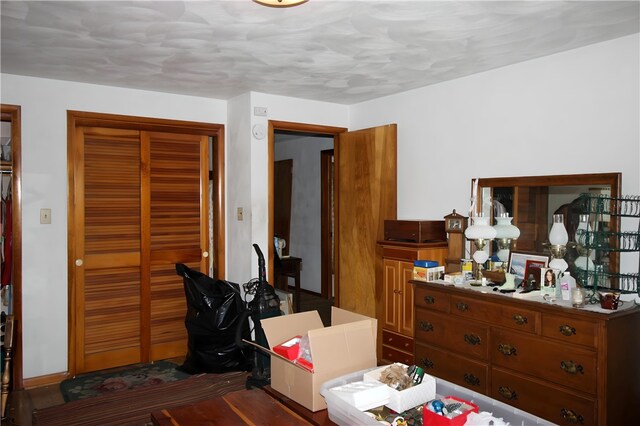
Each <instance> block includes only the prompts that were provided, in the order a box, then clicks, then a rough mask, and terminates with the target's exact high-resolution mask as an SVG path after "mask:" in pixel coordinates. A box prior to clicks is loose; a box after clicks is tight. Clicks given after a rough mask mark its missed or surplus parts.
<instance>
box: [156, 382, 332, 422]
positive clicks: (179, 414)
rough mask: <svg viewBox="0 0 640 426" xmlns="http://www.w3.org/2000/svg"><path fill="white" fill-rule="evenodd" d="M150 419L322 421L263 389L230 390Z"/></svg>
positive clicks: (157, 420)
mask: <svg viewBox="0 0 640 426" xmlns="http://www.w3.org/2000/svg"><path fill="white" fill-rule="evenodd" d="M307 411H308V410H307ZM325 411H326V410H325ZM309 413H311V412H309ZM311 414H313V413H311ZM151 421H152V423H153V424H154V425H155V426H201V425H212V426H213V425H221V426H223V425H224V426H227V425H279V426H280V425H282V426H287V425H290V426H297V425H318V424H320V423H314V422H310V421H308V420H307V419H305V418H304V417H303V416H302V415H300V414H298V413H297V412H295V411H294V410H292V409H290V408H289V407H287V405H286V404H284V403H281V402H280V401H278V400H277V399H276V398H274V397H272V396H271V395H270V394H268V393H267V392H265V391H263V390H262V389H250V390H241V391H236V392H230V393H228V394H226V395H224V396H219V397H215V398H212V399H209V400H206V401H201V402H198V403H195V404H190V405H185V406H182V407H177V408H171V409H168V410H160V411H154V412H152V413H151ZM324 424H327V423H324ZM328 424H332V423H328Z"/></svg>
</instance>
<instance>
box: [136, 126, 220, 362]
mask: <svg viewBox="0 0 640 426" xmlns="http://www.w3.org/2000/svg"><path fill="white" fill-rule="evenodd" d="M142 146H143V152H144V153H145V156H147V159H146V161H145V162H146V163H147V164H149V165H150V167H149V169H148V170H149V173H148V175H147V174H146V173H143V194H144V200H145V201H144V204H145V207H146V206H147V205H148V206H149V207H148V208H149V218H150V220H149V225H148V226H149V231H148V232H146V230H143V235H144V238H143V265H146V264H147V262H148V263H149V268H146V267H145V268H144V269H143V271H144V273H147V272H146V271H149V277H148V280H147V279H146V278H145V279H143V281H145V282H149V287H148V290H149V293H148V297H149V304H148V307H149V316H148V320H149V323H148V326H149V330H150V333H149V339H150V340H149V344H150V351H151V352H150V353H151V359H152V360H158V359H165V358H169V357H174V356H180V355H185V353H186V347H187V333H186V329H185V326H184V317H185V313H186V300H185V296H184V290H183V285H182V278H181V277H179V276H178V275H177V274H176V268H175V264H176V263H184V264H186V265H188V266H189V267H191V268H194V269H197V270H200V271H203V272H205V273H206V272H207V265H208V252H207V244H208V225H207V223H208V215H209V213H208V211H209V206H208V202H207V199H208V196H207V195H208V194H209V188H208V184H209V167H208V152H209V150H208V137H207V136H198V135H181V134H172V133H157V132H142ZM147 188H149V190H148V192H147Z"/></svg>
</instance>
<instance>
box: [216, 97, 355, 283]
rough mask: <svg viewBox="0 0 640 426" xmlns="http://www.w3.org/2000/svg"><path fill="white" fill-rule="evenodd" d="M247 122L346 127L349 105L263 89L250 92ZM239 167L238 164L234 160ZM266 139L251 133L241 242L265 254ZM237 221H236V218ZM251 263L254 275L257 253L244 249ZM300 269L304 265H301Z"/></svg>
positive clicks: (266, 235)
mask: <svg viewBox="0 0 640 426" xmlns="http://www.w3.org/2000/svg"><path fill="white" fill-rule="evenodd" d="M256 106H259V107H266V108H267V116H266V117H262V116H254V115H253V108H254V107H256ZM251 114H252V117H251V125H254V124H263V125H265V126H266V125H267V123H268V121H269V120H275V121H288V122H294V123H307V124H319V125H323V126H335V127H348V120H349V108H348V107H347V106H345V105H338V104H331V103H327V102H317V101H309V100H304V99H296V98H289V97H284V96H275V95H268V94H264V93H252V94H251ZM235 166H237V167H242V165H241V164H236V165H235ZM267 168H268V140H267V138H265V139H262V140H257V139H255V138H253V137H252V148H251V194H252V205H251V223H252V228H251V231H252V239H251V240H250V241H244V242H242V244H244V245H245V247H247V250H251V251H253V248H252V244H253V243H257V244H258V245H260V248H261V250H262V252H263V253H264V254H265V257H266V255H267V245H268V244H273V241H269V238H268V232H269V230H268V229H267V226H268V223H267V217H268V216H267V214H268V211H267V206H268V200H267V195H268V190H269V182H268V179H267V173H268V169H267ZM236 223H237V222H236ZM233 224H234V222H233V221H231V225H230V227H229V228H231V227H232V225H233ZM246 253H247V254H248V255H249V256H251V257H250V259H251V260H250V262H251V264H252V271H253V272H252V275H251V277H257V270H258V265H257V257H256V256H255V255H254V254H252V253H250V252H249V251H247V252H246ZM303 269H304V267H303Z"/></svg>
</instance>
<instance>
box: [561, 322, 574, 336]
mask: <svg viewBox="0 0 640 426" xmlns="http://www.w3.org/2000/svg"><path fill="white" fill-rule="evenodd" d="M560 333H562V334H564V335H565V336H572V335H574V334H576V329H575V328H573V327H571V326H570V325H566V324H565V325H561V326H560Z"/></svg>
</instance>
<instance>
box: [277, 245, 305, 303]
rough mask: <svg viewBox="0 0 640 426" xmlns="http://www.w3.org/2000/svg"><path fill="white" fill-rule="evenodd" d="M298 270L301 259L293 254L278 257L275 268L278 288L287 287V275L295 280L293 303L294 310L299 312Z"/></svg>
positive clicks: (300, 266)
mask: <svg viewBox="0 0 640 426" xmlns="http://www.w3.org/2000/svg"><path fill="white" fill-rule="evenodd" d="M300 271H302V259H301V258H299V257H293V256H286V257H282V258H281V259H280V267H279V268H276V269H275V272H276V282H277V285H278V288H281V289H284V290H286V289H288V288H289V282H288V281H289V277H291V278H294V280H295V289H294V292H293V303H294V305H295V310H296V312H300ZM281 277H283V279H282V280H281V279H280V278H281Z"/></svg>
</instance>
